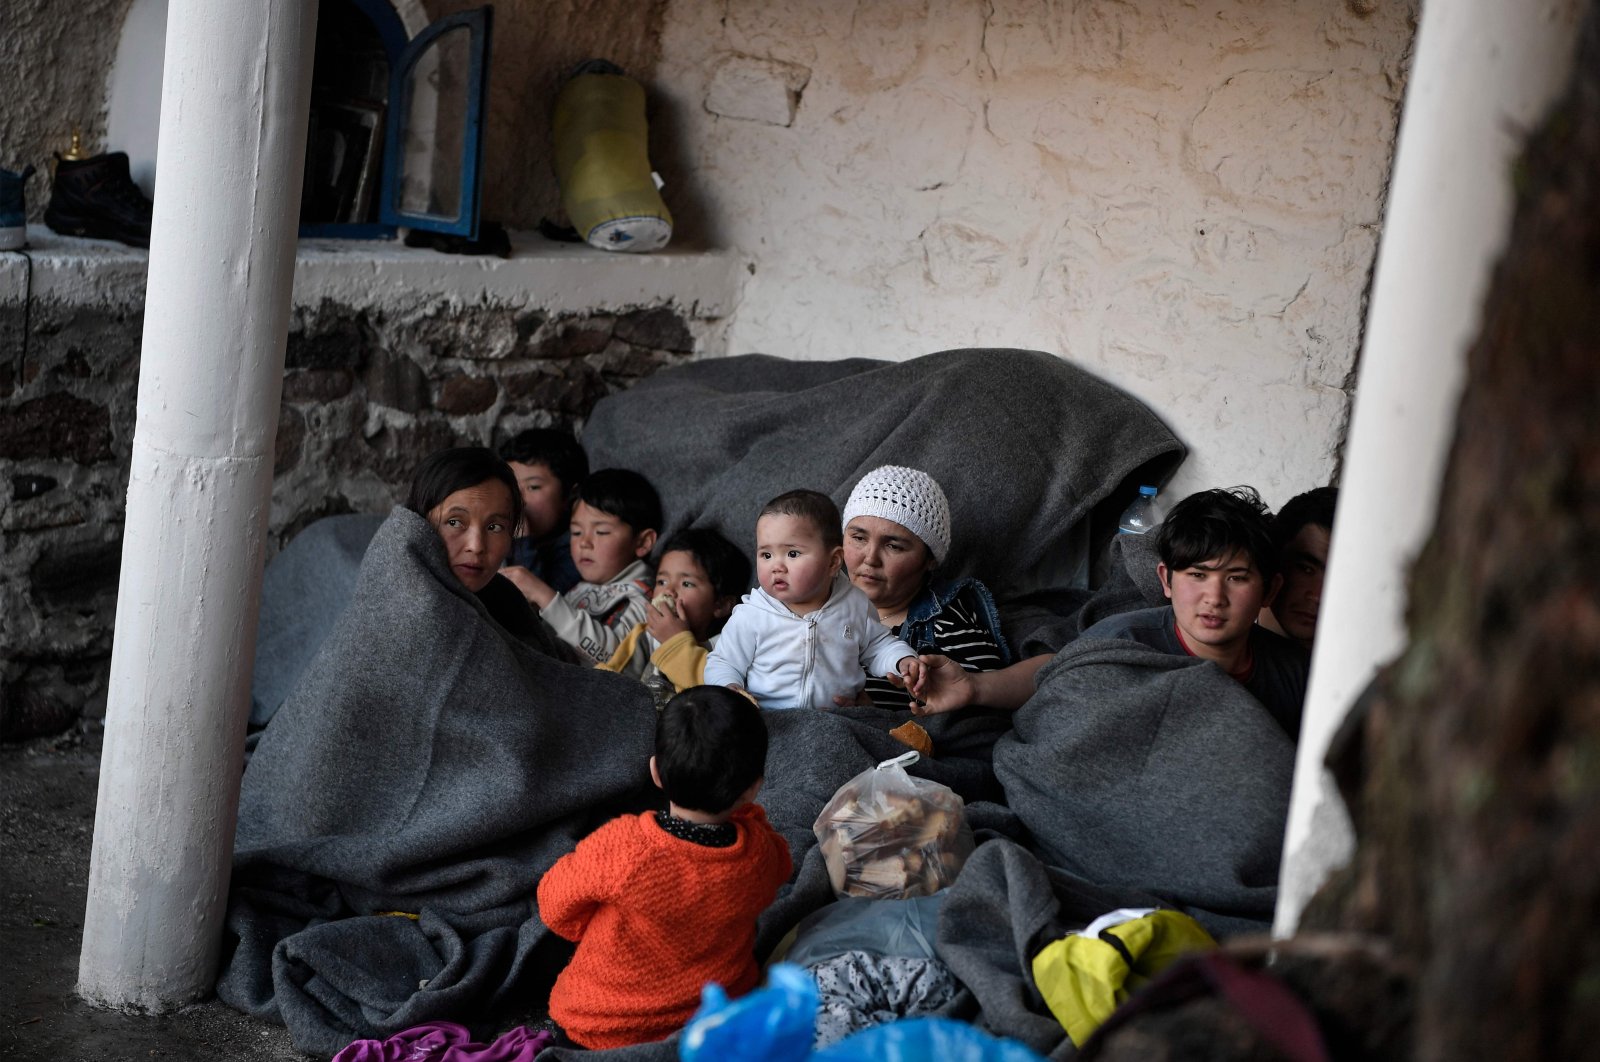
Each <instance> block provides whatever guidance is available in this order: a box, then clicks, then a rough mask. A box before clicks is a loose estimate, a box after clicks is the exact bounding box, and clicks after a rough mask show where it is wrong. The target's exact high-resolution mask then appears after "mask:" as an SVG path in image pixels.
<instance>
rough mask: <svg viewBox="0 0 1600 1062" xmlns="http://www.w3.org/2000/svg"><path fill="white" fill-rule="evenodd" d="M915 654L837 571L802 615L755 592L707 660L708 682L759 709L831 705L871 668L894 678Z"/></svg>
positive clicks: (858, 686)
mask: <svg viewBox="0 0 1600 1062" xmlns="http://www.w3.org/2000/svg"><path fill="white" fill-rule="evenodd" d="M916 655H917V653H916V650H914V649H912V648H911V646H909V645H907V644H906V643H905V642H903V641H901V640H900V639H899V638H896V637H895V636H894V635H893V634H892V633H890V631H889V628H887V627H885V626H884V625H883V623H882V622H881V621H879V619H878V612H877V610H876V609H874V608H873V607H872V602H871V601H869V600H868V599H867V595H866V594H863V593H862V592H861V591H860V590H859V589H858V588H857V587H856V586H854V585H853V584H852V583H851V582H850V579H849V577H848V576H846V575H845V574H844V572H839V573H838V574H837V575H835V576H834V578H833V588H832V590H831V591H830V592H829V594H828V601H827V603H826V604H824V605H823V606H822V607H821V608H819V609H817V610H816V611H815V612H812V613H810V614H808V615H805V616H797V615H795V614H794V613H793V612H791V611H789V607H788V606H787V605H785V604H784V603H783V602H782V601H779V600H778V599H777V598H775V597H773V596H772V595H771V594H769V593H767V592H766V591H765V590H763V589H762V588H761V587H759V586H758V587H755V588H754V589H752V590H751V591H750V592H749V593H748V594H746V595H745V596H744V599H743V601H742V602H740V604H739V605H738V606H737V607H736V608H734V610H733V615H731V616H729V617H728V623H727V625H726V626H725V627H723V628H722V634H721V636H720V637H719V638H718V639H717V646H716V648H715V649H713V650H712V651H711V655H710V656H709V657H707V658H706V674H705V681H706V684H707V685H711V686H726V685H728V684H729V683H738V684H739V685H741V686H743V687H744V688H745V689H747V690H749V691H750V693H751V694H752V695H753V696H754V697H755V699H756V700H757V701H758V702H759V703H760V705H761V707H763V708H832V707H834V703H833V699H834V697H837V696H843V697H849V698H854V697H855V696H856V695H857V694H858V693H860V692H861V690H862V687H864V686H865V685H866V683H867V672H868V671H870V672H872V674H874V675H887V674H891V673H892V672H894V671H895V665H897V664H898V663H899V662H900V661H901V660H902V659H903V658H905V657H908V656H916Z"/></svg>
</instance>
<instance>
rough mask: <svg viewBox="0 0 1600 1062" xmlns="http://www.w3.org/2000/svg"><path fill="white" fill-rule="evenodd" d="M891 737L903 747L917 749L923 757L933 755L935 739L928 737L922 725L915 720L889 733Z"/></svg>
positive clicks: (906, 722) (907, 721)
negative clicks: (907, 746)
mask: <svg viewBox="0 0 1600 1062" xmlns="http://www.w3.org/2000/svg"><path fill="white" fill-rule="evenodd" d="M889 736H890V737H892V738H894V739H895V740H896V741H898V742H900V743H901V744H902V745H909V746H910V747H912V748H914V749H916V750H917V752H918V753H919V754H921V755H923V756H932V755H933V738H931V737H929V736H928V732H927V731H926V730H924V729H922V726H921V724H919V723H918V722H917V721H916V720H915V719H907V720H906V721H905V722H904V723H901V724H900V725H899V726H897V727H895V728H894V729H893V730H891V731H889Z"/></svg>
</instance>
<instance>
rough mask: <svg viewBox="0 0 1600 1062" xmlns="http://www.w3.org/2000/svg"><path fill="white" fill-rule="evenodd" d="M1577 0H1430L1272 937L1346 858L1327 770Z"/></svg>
mask: <svg viewBox="0 0 1600 1062" xmlns="http://www.w3.org/2000/svg"><path fill="white" fill-rule="evenodd" d="M1583 6H1584V0H1448V2H1446V0H1424V4H1423V9H1422V21H1421V24H1420V26H1419V28H1418V31H1417V45H1416V59H1415V63H1414V66H1413V68H1412V72H1411V78H1410V85H1409V87H1408V89H1407V91H1406V101H1405V110H1404V113H1403V116H1402V119H1401V125H1400V136H1399V139H1398V148H1397V153H1396V156H1395V164H1394V174H1393V177H1392V179H1391V181H1390V187H1389V200H1388V206H1387V210H1386V213H1385V218H1384V230H1383V238H1382V242H1381V244H1380V246H1379V251H1378V266H1377V273H1376V277H1375V279H1374V282H1373V289H1372V304H1371V310H1370V313H1369V315H1368V319H1367V331H1366V345H1365V348H1364V349H1363V351H1362V354H1361V369H1360V375H1359V378H1358V382H1357V386H1356V401H1355V411H1354V414H1353V416H1352V420H1351V428H1350V444H1349V450H1348V453H1347V454H1346V461H1345V472H1344V478H1343V482H1342V489H1341V490H1340V495H1339V511H1338V527H1337V529H1336V530H1335V532H1334V536H1333V548H1332V552H1331V554H1330V557H1329V562H1328V579H1327V586H1326V589H1325V591H1324V593H1323V598H1322V615H1321V618H1320V619H1319V621H1318V623H1317V643H1316V650H1315V652H1314V654H1313V657H1312V666H1311V688H1310V691H1309V693H1308V695H1307V698H1306V713H1305V721H1304V723H1303V725H1302V728H1301V732H1300V748H1299V753H1298V759H1297V762H1296V764H1295V781H1294V795H1293V797H1292V799H1291V803H1290V808H1289V825H1288V831H1287V833H1286V835H1285V838H1284V856H1283V868H1282V876H1281V885H1280V892H1279V897H1278V911H1277V919H1276V924H1275V925H1274V932H1275V933H1276V934H1277V935H1278V936H1288V935H1290V934H1292V933H1293V932H1294V930H1295V927H1296V925H1297V924H1298V923H1299V919H1300V914H1301V912H1302V911H1303V910H1304V909H1305V906H1306V903H1307V902H1308V901H1309V900H1310V899H1311V896H1312V894H1313V893H1315V892H1316V890H1317V889H1318V888H1319V887H1320V886H1321V885H1322V884H1323V882H1324V881H1326V880H1327V878H1328V876H1329V875H1330V874H1331V873H1332V872H1333V871H1335V870H1337V869H1338V868H1340V867H1342V866H1344V865H1345V864H1346V863H1347V862H1349V859H1350V855H1351V853H1352V850H1353V847H1354V838H1353V836H1352V833H1351V829H1350V819H1349V816H1348V814H1347V812H1346V811H1345V808H1344V805H1343V803H1342V801H1341V800H1340V799H1339V796H1338V792H1337V789H1336V788H1335V786H1334V784H1333V781H1332V778H1331V777H1330V776H1329V774H1328V772H1327V770H1326V769H1325V768H1324V767H1323V766H1322V763H1323V759H1324V757H1325V755H1326V753H1327V747H1328V742H1329V740H1330V738H1331V737H1332V735H1333V733H1334V731H1335V730H1337V729H1338V727H1339V725H1340V723H1342V722H1343V721H1344V718H1345V716H1346V714H1347V713H1348V711H1349V709H1350V706H1351V704H1352V703H1353V702H1354V700H1355V699H1356V697H1357V696H1358V695H1359V694H1360V693H1361V692H1362V690H1363V689H1365V687H1366V686H1367V684H1368V683H1369V682H1371V680H1372V678H1373V676H1374V675H1376V674H1377V672H1378V669H1379V668H1381V667H1382V666H1383V665H1385V664H1387V663H1389V662H1390V661H1392V660H1393V659H1395V658H1396V657H1397V656H1398V655H1399V654H1400V652H1401V650H1402V649H1404V647H1405V644H1406V629H1405V607H1406V587H1407V580H1408V578H1409V574H1410V569H1411V564H1412V562H1413V561H1414V560H1415V559H1416V556H1417V554H1418V552H1420V550H1421V548H1422V546H1423V544H1424V542H1425V541H1426V539H1427V537H1428V535H1429V533H1430V532H1431V531H1432V530H1433V523H1434V513H1435V510H1436V509H1437V507H1438V501H1439V489H1440V485H1441V483H1442V480H1443V476H1444V467H1445V459H1446V457H1447V455H1448V452H1449V447H1450V443H1451V441H1452V439H1453V438H1454V434H1455V424H1456V408H1457V405H1458V404H1459V400H1460V396H1461V389H1462V385H1463V383H1464V372H1465V358H1466V352H1467V348H1468V346H1469V344H1470V343H1471V342H1472V341H1473V340H1474V338H1475V337H1476V335H1477V332H1478V324H1479V318H1480V313H1481V308H1482V304H1483V299H1484V297H1485V295H1486V293H1487V289H1488V283H1489V277H1490V272H1491V269H1492V268H1493V266H1494V263H1495V262H1496V261H1497V260H1498V258H1499V257H1500V254H1501V252H1502V250H1503V249H1504V246H1505V242H1506V237H1507V234H1508V232H1509V230H1510V222H1511V212H1512V206H1513V197H1512V186H1511V179H1512V178H1511V164H1512V160H1513V159H1514V158H1515V157H1516V156H1517V154H1518V153H1519V152H1520V151H1521V149H1522V146H1523V142H1524V139H1525V137H1526V134H1527V132H1528V131H1529V130H1530V129H1531V128H1532V127H1533V126H1535V125H1536V124H1537V123H1538V122H1539V120H1540V119H1541V118H1542V117H1543V116H1544V114H1545V112H1546V111H1547V110H1548V108H1549V106H1550V104H1551V103H1552V102H1553V101H1554V100H1555V98H1556V96H1557V94H1558V93H1559V92H1560V91H1561V89H1563V88H1564V87H1565V85H1566V81H1567V77H1568V75H1569V74H1570V72H1571V69H1572V60H1573V54H1574V45H1575V44H1576V38H1577V32H1576V31H1577V24H1578V17H1579V15H1580V13H1581V10H1580V9H1581V8H1582V7H1583Z"/></svg>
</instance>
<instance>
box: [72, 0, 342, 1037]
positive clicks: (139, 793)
mask: <svg viewBox="0 0 1600 1062" xmlns="http://www.w3.org/2000/svg"><path fill="white" fill-rule="evenodd" d="M316 12H317V6H316V2H315V0H173V2H172V5H171V9H170V17H169V18H168V22H167V27H168V31H167V47H166V69H165V73H164V76H163V83H162V103H161V132H160V143H159V155H160V159H161V177H160V180H159V182H158V183H157V186H156V198H155V226H154V231H153V233H152V237H151V243H150V274H149V280H148V282H147V289H146V295H145V324H144V346H143V349H142V352H141V356H140V371H139V410H138V420H137V425H136V428H135V432H134V439H133V461H132V471H131V475H130V479H129V483H128V513H127V525H126V530H125V532H124V538H123V547H122V578H121V585H120V588H119V591H118V597H117V627H116V640H115V642H114V644H113V647H112V654H111V685H110V694H109V700H108V703H107V707H106V735H105V750H104V752H103V753H102V759H101V773H100V796H99V803H98V809H97V812H96V816H95V831H94V851H93V856H92V860H91V864H90V869H89V902H88V909H87V911H86V912H85V915H84V926H83V950H82V953H81V955H80V958H79V967H78V991H79V993H80V994H82V995H83V997H84V998H85V999H87V1000H89V1001H90V1002H93V1003H98V1004H102V1005H107V1006H118V1007H139V1008H144V1009H148V1010H154V1011H161V1010H166V1009H170V1008H172V1007H174V1006H177V1005H181V1004H183V1003H186V1002H189V1001H191V1000H194V999H197V998H201V997H203V996H205V995H207V994H209V993H210V991H211V987H212V982H213V981H214V980H215V978H216V965H217V954H218V944H219V941H220V937H221V926H222V916H223V911H224V906H225V904H226V900H227V893H228V876H229V871H230V868H231V861H232V850H233V831H234V823H235V819H236V816H237V813H238V806H239V776H240V770H241V765H242V762H243V753H242V747H243V740H244V731H245V721H246V718H247V716H248V709H249V689H250V667H251V660H252V657H253V654H254V645H255V627H256V609H257V603H258V600H259V597H260V591H261V559H262V539H263V536H264V534H265V531H266V522H267V506H268V501H269V496H270V493H271V489H272V459H273V443H274V439H275V436H276V433H277V419H278V401H279V397H280V392H281V389H282V378H283V357H284V344H285V342H286V337H287V334H288V320H289V296H290V289H291V285H292V282H293V279H294V262H295V237H296V227H297V219H298V217H299V211H300V175H301V170H302V168H303V165H304V158H305V139H306V115H307V110H308V107H309V95H310V82H311V61H312V43H313V35H314V33H315V29H316Z"/></svg>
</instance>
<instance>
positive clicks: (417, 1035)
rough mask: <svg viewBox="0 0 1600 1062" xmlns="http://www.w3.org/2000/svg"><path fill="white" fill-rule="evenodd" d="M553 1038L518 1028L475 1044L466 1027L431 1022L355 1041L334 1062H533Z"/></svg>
mask: <svg viewBox="0 0 1600 1062" xmlns="http://www.w3.org/2000/svg"><path fill="white" fill-rule="evenodd" d="M551 1039H552V1037H551V1034H550V1033H548V1032H545V1031H540V1032H532V1031H531V1030H529V1029H527V1028H526V1027H524V1026H521V1025H519V1026H517V1027H516V1028H514V1029H510V1030H508V1031H506V1032H504V1033H502V1034H500V1036H499V1037H497V1038H496V1039H495V1041H494V1043H492V1044H475V1043H473V1042H472V1034H471V1033H470V1032H468V1031H467V1028H466V1026H464V1025H457V1024H456V1023H455V1022H453V1021H430V1022H426V1023H424V1024H422V1025H415V1026H412V1027H411V1028H409V1029H406V1030H405V1031H404V1032H398V1033H395V1034H394V1035H393V1036H391V1037H389V1038H388V1039H387V1040H356V1041H355V1042H354V1043H351V1044H350V1045H349V1046H347V1047H345V1048H344V1050H342V1051H340V1052H339V1053H338V1054H336V1055H334V1056H333V1062H533V1056H534V1055H537V1054H538V1053H539V1052H540V1051H542V1050H544V1049H545V1047H547V1046H548V1045H549V1042H550V1040H551Z"/></svg>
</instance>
